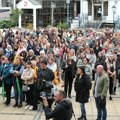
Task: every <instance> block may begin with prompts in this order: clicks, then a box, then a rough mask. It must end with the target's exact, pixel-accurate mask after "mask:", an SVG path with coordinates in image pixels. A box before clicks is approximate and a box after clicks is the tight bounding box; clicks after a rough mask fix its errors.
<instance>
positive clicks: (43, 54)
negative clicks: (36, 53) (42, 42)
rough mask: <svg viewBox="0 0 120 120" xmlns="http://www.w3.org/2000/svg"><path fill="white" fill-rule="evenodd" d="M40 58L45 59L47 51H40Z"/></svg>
mask: <svg viewBox="0 0 120 120" xmlns="http://www.w3.org/2000/svg"><path fill="white" fill-rule="evenodd" d="M40 57H41V58H44V57H45V51H44V50H41V51H40Z"/></svg>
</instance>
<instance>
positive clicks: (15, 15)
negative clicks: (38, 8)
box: [11, 8, 23, 25]
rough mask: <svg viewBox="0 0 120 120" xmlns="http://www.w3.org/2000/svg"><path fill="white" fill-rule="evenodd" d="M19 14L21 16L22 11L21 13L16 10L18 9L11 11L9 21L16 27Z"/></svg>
mask: <svg viewBox="0 0 120 120" xmlns="http://www.w3.org/2000/svg"><path fill="white" fill-rule="evenodd" d="M20 14H21V15H22V14H23V11H22V10H20V9H18V8H16V9H13V10H12V14H11V20H12V21H13V22H15V23H16V25H17V23H18V18H19V15H20Z"/></svg>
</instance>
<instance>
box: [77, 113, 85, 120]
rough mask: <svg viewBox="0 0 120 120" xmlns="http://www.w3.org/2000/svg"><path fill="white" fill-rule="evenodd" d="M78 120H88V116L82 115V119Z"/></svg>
mask: <svg viewBox="0 0 120 120" xmlns="http://www.w3.org/2000/svg"><path fill="white" fill-rule="evenodd" d="M78 120H87V118H86V115H83V114H82V115H81V117H80V118H78Z"/></svg>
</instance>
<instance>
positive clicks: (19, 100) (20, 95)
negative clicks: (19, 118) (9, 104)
mask: <svg viewBox="0 0 120 120" xmlns="http://www.w3.org/2000/svg"><path fill="white" fill-rule="evenodd" d="M14 92H15V102H16V104H20V105H22V101H23V92H22V88H20V93H18V88H17V84H16V83H14Z"/></svg>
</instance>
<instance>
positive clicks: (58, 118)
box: [42, 90, 73, 120]
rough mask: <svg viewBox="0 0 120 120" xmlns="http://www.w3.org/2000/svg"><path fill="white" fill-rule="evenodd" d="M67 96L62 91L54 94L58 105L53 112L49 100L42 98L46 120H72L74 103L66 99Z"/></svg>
mask: <svg viewBox="0 0 120 120" xmlns="http://www.w3.org/2000/svg"><path fill="white" fill-rule="evenodd" d="M65 96H66V95H65V92H64V91H62V90H59V91H56V92H55V93H54V100H55V103H56V107H55V109H54V110H51V109H50V108H49V107H48V101H47V99H46V98H45V97H44V98H42V99H43V104H44V106H45V107H44V110H45V116H46V119H51V118H53V120H71V118H72V113H73V108H72V103H71V101H70V100H68V99H65Z"/></svg>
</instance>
